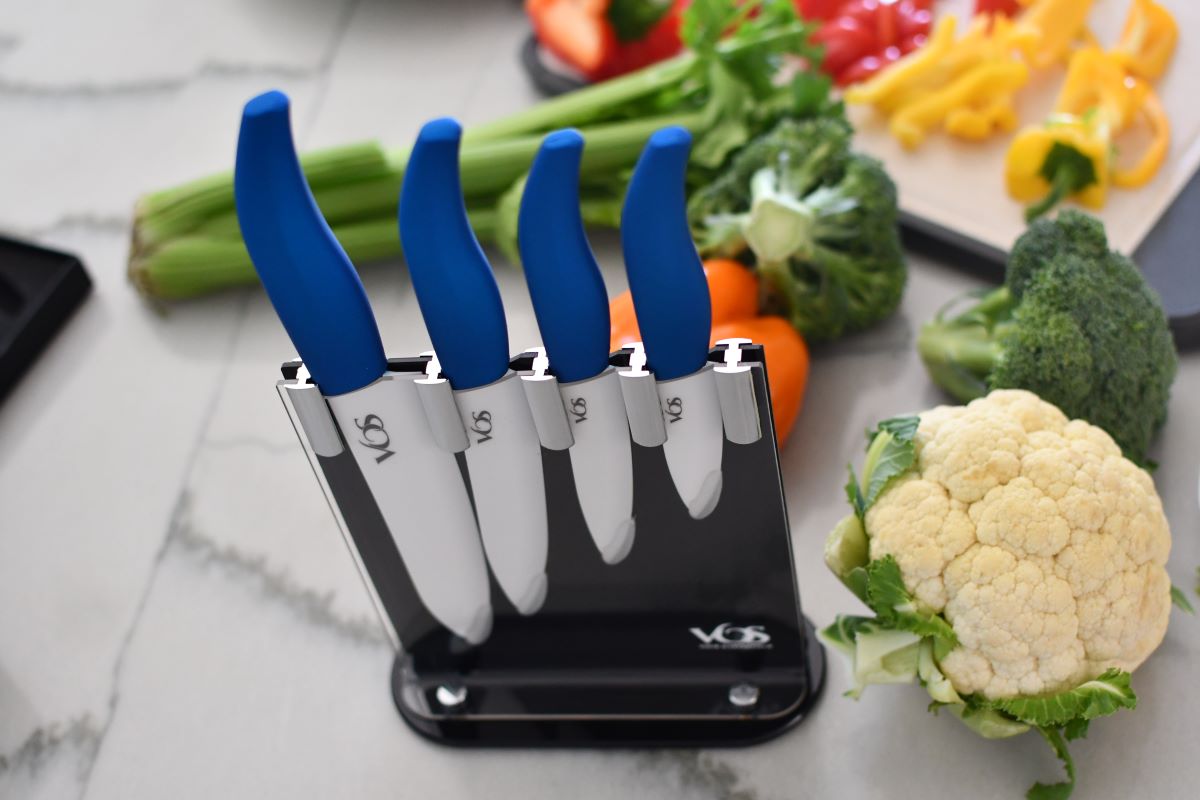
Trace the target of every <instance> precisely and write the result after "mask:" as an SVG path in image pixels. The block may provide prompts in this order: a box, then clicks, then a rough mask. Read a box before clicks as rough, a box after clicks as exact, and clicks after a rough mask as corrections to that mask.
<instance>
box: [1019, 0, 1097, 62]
mask: <svg viewBox="0 0 1200 800" xmlns="http://www.w3.org/2000/svg"><path fill="white" fill-rule="evenodd" d="M1093 2H1094V0H1034V2H1033V3H1031V4H1030V5H1029V7H1028V8H1026V9H1025V11H1023V12H1022V13H1021V16H1020V17H1018V18H1017V24H1018V25H1019V26H1021V27H1022V28H1025V29H1026V30H1029V31H1032V32H1034V33H1036V35H1037V44H1036V45H1035V46H1034V47H1033V48H1032V49H1031V50H1030V51H1029V53H1028V56H1029V64H1030V66H1032V67H1033V68H1034V69H1045V68H1046V67H1049V66H1052V65H1054V64H1057V63H1059V62H1060V61H1062V60H1063V58H1065V57H1066V55H1067V54H1068V53H1069V52H1070V51H1071V47H1072V46H1073V45H1074V44H1075V40H1076V39H1077V38H1078V37H1079V34H1080V32H1081V31H1083V30H1084V28H1085V27H1086V24H1087V18H1088V13H1089V12H1090V11H1091V10H1092V4H1093Z"/></svg>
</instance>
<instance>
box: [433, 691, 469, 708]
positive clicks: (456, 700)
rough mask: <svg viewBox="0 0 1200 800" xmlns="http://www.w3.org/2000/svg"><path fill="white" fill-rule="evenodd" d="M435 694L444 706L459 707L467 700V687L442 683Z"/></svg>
mask: <svg viewBox="0 0 1200 800" xmlns="http://www.w3.org/2000/svg"><path fill="white" fill-rule="evenodd" d="M434 696H435V697H436V698H437V701H438V703H440V704H441V705H442V707H443V708H458V707H459V706H461V705H463V703H466V702H467V687H465V686H445V685H442V686H439V687H438V688H437V692H436V693H435V695H434Z"/></svg>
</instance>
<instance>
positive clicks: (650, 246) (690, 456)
mask: <svg viewBox="0 0 1200 800" xmlns="http://www.w3.org/2000/svg"><path fill="white" fill-rule="evenodd" d="M691 144H692V137H691V134H689V133H688V132H687V130H685V129H684V128H679V127H671V128H663V129H662V130H659V131H656V132H655V133H654V134H653V135H652V136H651V137H650V139H649V141H648V142H647V143H646V147H645V148H644V149H643V150H642V154H641V156H640V157H639V158H638V162H637V166H636V167H634V170H633V178H632V179H631V181H630V183H629V190H628V192H627V193H626V195H625V207H624V209H623V210H622V212H621V249H622V251H623V254H624V256H625V270H626V272H627V273H628V276H629V291H630V294H631V295H632V296H633V308H634V312H635V314H636V315H637V321H638V328H639V330H640V331H641V334H642V344H643V346H644V347H645V351H646V360H647V362H648V363H647V365H648V367H649V368H650V369H651V370H652V371H653V373H654V375H655V378H656V380H657V389H658V396H659V401H660V402H661V403H662V411H663V419H664V421H665V423H666V429H667V441H666V442H665V443H664V444H663V453H664V455H665V456H666V460H667V467H668V469H669V470H670V472H671V478H672V480H673V481H674V483H675V489H676V490H677V491H678V492H679V497H680V499H681V500H683V503H684V505H686V506H687V509H688V513H689V514H691V516H692V517H693V518H695V519H702V518H704V517H706V516H708V515H709V514H711V513H712V512H713V510H714V509H715V508H716V507H717V503H718V502H719V500H720V497H721V483H722V478H721V450H722V447H723V445H724V435H723V430H722V423H721V407H720V401H719V399H718V396H717V387H716V383H715V382H714V380H713V373H712V367H711V365H709V363H708V340H709V336H710V334H711V332H712V302H711V299H710V298H709V294H708V282H707V281H706V280H705V277H704V267H703V265H702V264H701V263H700V256H699V255H698V254H697V253H696V246H695V244H693V243H692V237H691V233H690V231H689V228H688V223H687V211H686V199H685V195H684V178H685V173H686V170H687V161H688V153H689V151H690V150H691Z"/></svg>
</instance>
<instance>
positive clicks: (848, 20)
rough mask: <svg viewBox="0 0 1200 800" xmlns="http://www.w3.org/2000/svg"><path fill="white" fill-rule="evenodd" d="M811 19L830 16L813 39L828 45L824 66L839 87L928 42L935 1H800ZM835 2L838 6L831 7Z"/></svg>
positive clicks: (865, 75)
mask: <svg viewBox="0 0 1200 800" xmlns="http://www.w3.org/2000/svg"><path fill="white" fill-rule="evenodd" d="M795 2H796V5H797V9H798V10H799V12H800V14H801V15H802V16H805V15H806V14H805V9H806V8H808V9H809V12H810V13H809V14H808V15H807V16H808V18H809V19H821V20H824V24H823V25H822V26H821V28H820V29H819V30H818V31H817V32H816V33H815V34H814V35H813V41H815V42H816V43H818V44H821V45H823V46H824V48H825V60H824V61H823V62H822V66H821V68H822V69H823V70H824V72H825V73H826V74H827V75H829V76H830V77H832V78H833V79H834V82H835V83H837V84H838V85H839V86H845V85H847V84H851V83H858V82H859V81H862V80H865V79H866V78H868V77H870V76H871V75H874V74H875V73H876V72H878V71H879V70H881V69H883V68H884V67H886V66H887V65H888V64H891V63H892V62H894V61H897V60H899V58H900V57H901V56H904V55H907V54H908V53H910V52H912V51H913V50H915V49H917V48H918V47H920V46H921V45H923V44H925V40H926V38H927V37H928V36H929V30H930V28H931V27H932V24H933V12H932V6H933V0H836V2H832V3H831V2H824V1H822V2H817V0H795ZM831 6H836V8H834V9H833V10H832V11H830V7H831Z"/></svg>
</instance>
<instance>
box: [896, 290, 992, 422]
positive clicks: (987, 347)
mask: <svg viewBox="0 0 1200 800" xmlns="http://www.w3.org/2000/svg"><path fill="white" fill-rule="evenodd" d="M1012 306H1013V298H1012V293H1011V292H1009V290H1008V289H1007V288H1006V287H1001V288H999V289H996V290H995V291H992V292H989V293H988V294H987V295H985V296H984V297H983V298H982V299H981V300H980V301H979V302H978V303H976V304H975V305H974V306H972V307H971V308H969V309H967V310H966V311H964V312H963V313H961V314H959V315H958V316H956V317H953V318H952V319H949V320H943V319H941V318H938V319H935V320H933V321H932V322H929V323H927V324H926V325H924V326H923V327H922V328H921V332H920V334H919V335H918V336H917V352H918V353H919V354H920V356H921V360H922V361H924V362H925V367H926V369H927V370H929V376H930V377H931V378H933V382H934V383H936V384H937V385H938V386H940V387H942V389H944V390H945V391H946V392H948V393H949V394H950V395H951V396H952V397H954V398H955V399H957V400H958V401H960V402H963V403H967V402H970V401H971V400H974V399H975V398H977V397H982V396H984V395H985V394H987V393H988V389H989V388H990V387H989V384H988V379H989V377H990V376H991V374H992V370H994V369H995V367H996V364H997V362H998V361H999V359H1000V358H1001V357H1002V356H1003V354H1004V346H1003V345H1002V344H1001V342H1002V340H1003V339H1004V337H1005V335H1006V334H1007V332H1008V331H1009V329H1010V327H1011V325H1012V323H1011V322H1010V321H1009V320H1008V317H1009V315H1010V313H1011V311H1012Z"/></svg>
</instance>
